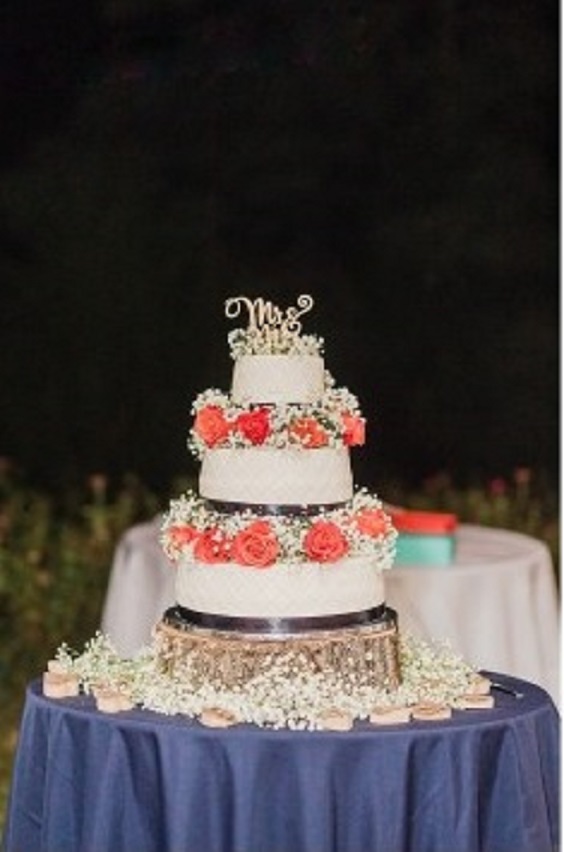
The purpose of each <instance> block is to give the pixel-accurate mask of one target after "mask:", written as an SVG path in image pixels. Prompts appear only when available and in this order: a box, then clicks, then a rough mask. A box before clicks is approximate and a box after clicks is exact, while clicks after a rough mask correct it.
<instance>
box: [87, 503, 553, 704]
mask: <svg viewBox="0 0 564 852" xmlns="http://www.w3.org/2000/svg"><path fill="white" fill-rule="evenodd" d="M158 531H159V519H155V521H152V522H148V523H144V524H138V525H137V526H134V527H132V528H131V529H130V530H128V531H127V532H126V533H125V535H124V536H123V537H122V539H121V541H120V542H119V544H118V547H117V548H116V552H115V557H114V562H113V565H112V570H111V574H110V581H109V585H108V592H107V596H106V600H105V605H104V610H103V616H102V623H101V629H102V630H103V631H104V632H105V633H107V634H108V636H109V637H110V638H111V639H112V640H113V643H114V645H115V647H116V649H117V650H118V651H119V652H120V654H123V655H124V656H128V657H129V656H134V655H135V654H137V653H138V651H139V650H140V649H141V648H142V647H143V646H144V645H147V644H149V643H150V641H151V629H152V627H153V625H154V624H155V623H156V622H157V621H158V620H159V618H160V617H161V615H162V614H163V612H164V610H165V609H166V608H167V607H169V606H172V605H173V604H174V568H172V566H171V565H170V563H169V562H168V560H167V559H166V557H165V556H164V554H163V553H162V551H161V548H160V546H159V543H158ZM386 600H387V603H388V604H389V605H390V606H392V607H393V608H394V609H395V610H397V613H398V620H399V624H400V629H401V630H402V631H408V632H410V633H412V634H413V635H414V636H418V637H420V638H421V639H425V640H439V641H447V642H449V643H450V645H451V646H452V647H453V648H454V650H456V651H457V652H459V653H460V654H461V655H462V656H463V657H464V658H465V659H466V660H467V661H468V662H470V663H471V664H473V665H475V666H477V667H478V668H481V669H487V670H488V671H496V672H501V673H506V674H510V675H515V676H516V677H520V678H523V679H525V680H529V681H532V682H533V683H537V684H538V685H539V686H542V687H543V688H544V689H546V690H547V692H549V693H550V695H551V696H552V698H553V700H554V701H555V703H559V674H560V666H559V650H560V631H559V603H558V597H557V590H556V583H555V577H554V570H553V565H552V559H551V555H550V551H549V550H548V547H547V546H546V545H545V544H544V542H541V541H538V540H537V539H535V538H531V537H530V536H526V535H523V534H521V533H516V532H510V531H507V530H500V529H492V528H488V527H479V526H472V525H468V524H462V525H461V526H460V527H459V530H458V533H457V547H456V559H455V562H454V563H453V564H452V565H450V566H447V567H436V568H435V567H432V566H420V567H419V566H414V567H409V568H407V567H397V566H396V567H394V568H392V569H390V571H388V572H387V573H386Z"/></svg>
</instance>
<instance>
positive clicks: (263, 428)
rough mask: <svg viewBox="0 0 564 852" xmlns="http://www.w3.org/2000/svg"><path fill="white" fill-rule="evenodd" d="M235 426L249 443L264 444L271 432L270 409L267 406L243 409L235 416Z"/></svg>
mask: <svg viewBox="0 0 564 852" xmlns="http://www.w3.org/2000/svg"><path fill="white" fill-rule="evenodd" d="M235 428H236V429H238V431H239V432H240V433H241V435H242V436H243V437H244V438H246V439H247V440H248V441H250V442H251V444H255V445H256V444H264V442H265V441H266V439H267V438H268V436H269V435H270V433H271V432H272V426H271V423H270V411H269V410H268V408H254V409H253V410H252V411H244V412H243V413H242V414H240V415H239V416H238V417H237V419H236V421H235Z"/></svg>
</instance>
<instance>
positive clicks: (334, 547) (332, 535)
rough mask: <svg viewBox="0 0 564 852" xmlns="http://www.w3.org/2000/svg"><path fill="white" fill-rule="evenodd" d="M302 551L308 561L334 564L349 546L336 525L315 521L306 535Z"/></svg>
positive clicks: (330, 522) (329, 522)
mask: <svg viewBox="0 0 564 852" xmlns="http://www.w3.org/2000/svg"><path fill="white" fill-rule="evenodd" d="M304 549H305V552H306V555H307V557H308V559H312V560H313V561H316V562H336V561H337V559H340V558H341V557H342V556H344V555H345V554H346V553H347V552H348V549H349V544H348V542H347V540H346V538H345V536H344V535H343V533H342V532H341V530H340V529H339V527H338V526H337V524H334V523H333V522H332V521H316V522H315V523H314V524H313V525H312V526H311V527H310V529H309V530H308V532H307V534H306V537H305V539H304Z"/></svg>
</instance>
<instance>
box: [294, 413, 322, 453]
mask: <svg viewBox="0 0 564 852" xmlns="http://www.w3.org/2000/svg"><path fill="white" fill-rule="evenodd" d="M289 432H290V435H291V436H293V437H294V438H296V439H297V440H298V441H299V442H300V444H302V445H303V446H304V447H311V448H316V447H325V446H327V444H328V443H329V438H328V436H327V432H326V431H325V429H324V428H323V426H321V425H320V424H319V423H318V422H317V420H315V419H314V418H313V417H301V418H300V419H299V420H294V421H293V423H291V424H290V429H289Z"/></svg>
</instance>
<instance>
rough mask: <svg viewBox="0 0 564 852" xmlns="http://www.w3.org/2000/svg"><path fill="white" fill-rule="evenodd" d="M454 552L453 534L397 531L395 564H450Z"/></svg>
mask: <svg viewBox="0 0 564 852" xmlns="http://www.w3.org/2000/svg"><path fill="white" fill-rule="evenodd" d="M454 554H455V538H454V535H418V534H416V533H398V537H397V540H396V565H450V564H451V562H453V561H454Z"/></svg>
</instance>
